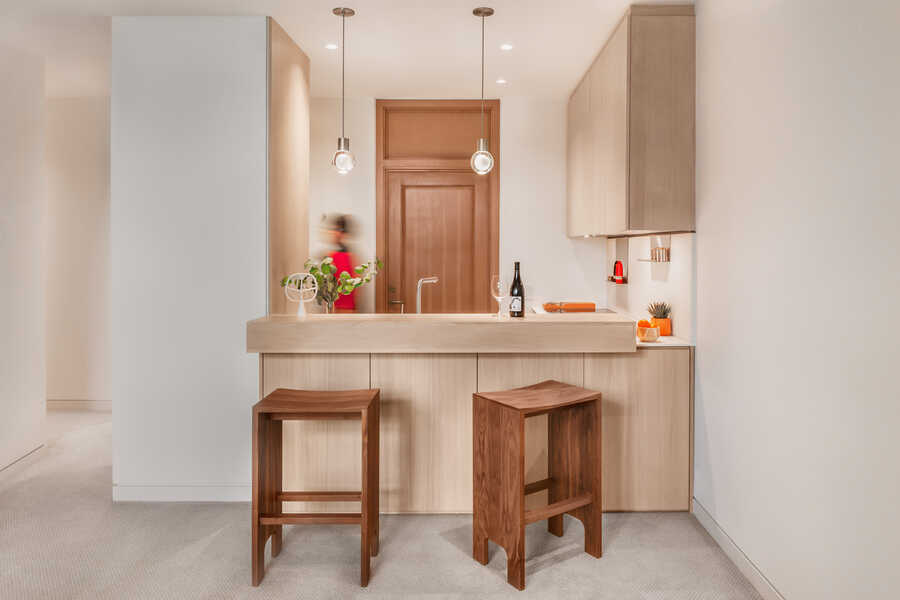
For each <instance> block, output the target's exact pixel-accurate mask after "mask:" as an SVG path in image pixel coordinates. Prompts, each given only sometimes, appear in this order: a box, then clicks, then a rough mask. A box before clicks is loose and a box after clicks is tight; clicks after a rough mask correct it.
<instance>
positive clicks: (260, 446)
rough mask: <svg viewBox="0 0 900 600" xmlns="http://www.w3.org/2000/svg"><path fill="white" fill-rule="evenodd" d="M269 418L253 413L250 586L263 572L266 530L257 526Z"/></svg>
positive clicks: (261, 506)
mask: <svg viewBox="0 0 900 600" xmlns="http://www.w3.org/2000/svg"><path fill="white" fill-rule="evenodd" d="M269 422H270V421H269V418H268V416H267V415H265V414H259V413H257V412H256V411H254V412H253V498H252V510H251V513H252V522H251V526H250V529H251V534H250V535H251V544H250V545H251V554H252V557H251V563H252V577H251V580H252V584H253V585H254V586H257V585H259V583H260V582H261V581H262V578H263V573H264V570H265V559H266V538H267V532H268V528H267V527H266V526H264V525H260V524H259V517H260V515H261V514H263V513H264V512H265V510H266V501H265V498H266V489H265V488H266V485H267V484H268V478H267V473H266V463H265V460H266V456H267V450H266V445H267V444H268V436H267V435H266V434H267V430H268V425H269Z"/></svg>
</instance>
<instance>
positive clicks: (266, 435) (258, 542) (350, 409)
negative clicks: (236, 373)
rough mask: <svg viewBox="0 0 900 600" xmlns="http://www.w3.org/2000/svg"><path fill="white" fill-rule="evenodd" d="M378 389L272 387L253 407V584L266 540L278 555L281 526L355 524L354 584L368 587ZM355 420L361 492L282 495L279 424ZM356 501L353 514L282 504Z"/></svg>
mask: <svg viewBox="0 0 900 600" xmlns="http://www.w3.org/2000/svg"><path fill="white" fill-rule="evenodd" d="M379 413H380V396H379V390H351V391H339V392H313V391H301V390H288V389H277V390H275V391H274V392H272V393H271V394H269V395H268V396H266V397H265V398H263V399H262V400H260V401H259V402H258V403H256V405H255V406H254V407H253V521H252V530H253V531H252V538H253V539H252V546H253V585H254V586H256V585H259V582H260V581H262V578H263V573H264V568H265V565H264V561H265V549H266V540H268V539H269V537H270V536H271V537H272V556H273V557H275V556H278V554H279V552H281V534H282V526H283V525H301V524H341V525H359V526H360V530H361V533H362V543H361V556H360V559H361V568H360V582H361V585H362V586H363V587H365V586H366V585H368V583H369V559H370V557H372V556H378V468H379V467H378V427H379V425H378V421H379ZM327 419H360V420H361V421H362V490H361V491H359V492H285V491H282V489H281V488H282V472H281V460H282V453H281V423H282V421H289V420H327ZM306 501H317V502H360V504H361V510H360V512H358V513H285V512H283V511H282V505H281V503H282V502H306Z"/></svg>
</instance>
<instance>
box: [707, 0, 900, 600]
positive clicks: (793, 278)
mask: <svg viewBox="0 0 900 600" xmlns="http://www.w3.org/2000/svg"><path fill="white" fill-rule="evenodd" d="M898 28H900V4H898V3H897V2H895V1H893V0H870V1H867V2H861V3H848V2H824V3H823V2H814V1H812V0H796V1H794V2H771V1H770V2H759V3H753V2H746V1H745V0H716V1H703V2H700V3H698V6H697V36H698V37H697V60H698V64H697V90H698V93H697V276H698V298H697V311H698V326H697V372H696V412H695V415H696V460H695V484H694V493H695V495H696V498H697V500H698V501H699V503H700V504H701V505H702V506H703V507H704V508H705V509H706V510H707V511H708V512H709V513H710V514H711V515H712V517H713V518H714V519H715V521H716V522H717V523H718V525H719V526H720V527H721V528H722V529H723V530H724V531H725V533H727V535H728V536H730V538H731V540H733V542H734V543H735V544H737V546H738V547H739V548H740V549H741V550H742V551H743V553H744V554H745V555H746V557H748V558H749V560H750V561H752V562H753V563H754V564H755V565H756V566H757V567H758V568H759V570H760V571H761V572H762V573H763V574H764V576H765V577H767V578H768V580H769V581H770V582H771V584H772V585H773V586H774V588H776V589H777V590H778V591H779V592H780V593H781V594H782V595H783V596H784V597H785V598H789V599H790V600H806V599H810V600H813V599H814V600H827V599H831V598H834V599H847V598H866V599H876V598H879V599H880V598H885V599H886V598H893V597H896V595H897V590H898V589H900V570H898V569H897V568H896V564H895V563H896V558H897V556H900V518H898V516H897V499H898V498H900V468H898V457H900V436H898V431H900V392H898V383H897V376H896V373H897V360H898V356H900V335H898V333H897V324H896V323H895V321H896V319H895V318H894V317H895V315H896V313H897V306H898V304H900V277H898V272H900V252H898V245H897V244H898V242H897V240H898V232H897V227H898V223H900V203H898V199H900V183H898V178H897V161H898V157H900V118H898V106H900V70H898V56H900V37H898V36H897V31H898Z"/></svg>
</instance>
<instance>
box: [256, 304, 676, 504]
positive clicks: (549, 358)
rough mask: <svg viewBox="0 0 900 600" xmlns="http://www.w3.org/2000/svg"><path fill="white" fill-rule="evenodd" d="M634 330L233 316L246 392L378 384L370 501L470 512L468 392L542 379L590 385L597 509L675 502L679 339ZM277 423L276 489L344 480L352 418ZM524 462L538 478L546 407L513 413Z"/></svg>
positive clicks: (356, 465) (444, 319) (353, 437)
mask: <svg viewBox="0 0 900 600" xmlns="http://www.w3.org/2000/svg"><path fill="white" fill-rule="evenodd" d="M634 327H635V322H634V321H633V320H631V319H629V318H627V317H624V316H622V315H618V314H615V313H590V314H569V315H557V314H547V315H534V314H530V315H528V316H527V317H526V318H525V319H509V320H498V319H497V317H496V316H495V315H487V314H477V315H460V314H452V315H451V314H443V315H440V314H422V315H387V314H359V315H342V314H337V315H308V316H306V317H305V318H303V319H301V318H297V317H291V316H269V317H264V318H261V319H256V320H254V321H250V322H249V323H248V324H247V350H248V352H253V353H259V355H260V397H262V396H264V395H266V394H269V393H270V392H272V391H273V390H275V389H277V388H280V387H284V388H296V389H307V390H316V389H320V390H338V389H361V388H370V387H372V388H380V389H381V402H382V414H381V510H382V512H388V513H442V512H446V513H460V512H463V513H466V512H471V510H472V394H473V393H474V392H476V391H494V390H500V389H506V388H511V387H519V386H524V385H530V384H533V383H537V382H539V381H542V380H545V379H556V380H559V381H563V382H566V383H571V384H575V385H580V386H584V387H587V388H590V389H594V390H598V391H600V392H601V393H602V394H603V507H604V510H607V511H649V510H689V509H690V500H691V447H692V440H691V435H692V430H693V428H692V422H691V420H692V383H691V382H692V380H693V375H692V373H693V349H692V348H691V347H690V346H689V345H686V344H685V345H677V344H672V343H668V344H665V345H662V344H660V345H658V346H653V347H647V346H646V345H641V346H640V347H638V346H637V345H636V343H635V337H634ZM284 427H285V430H284V479H285V481H284V485H285V489H305V490H315V489H329V490H354V489H358V487H359V480H360V476H361V465H360V461H359V456H360V441H359V439H360V436H359V431H358V427H359V424H358V423H354V422H352V421H330V422H317V421H294V422H285V423H284ZM525 469H526V480H527V481H529V482H530V481H537V480H540V479H544V478H546V477H547V421H546V416H539V417H534V418H531V419H529V420H527V421H526V464H525ZM546 502H547V498H546V492H541V493H538V494H533V495H531V496H529V497H528V502H527V504H528V508H531V507H533V506H535V505H540V504H542V503H546ZM288 506H290V505H288ZM293 509H296V510H315V511H320V510H340V511H346V510H348V506H347V503H343V504H337V503H297V505H296V506H294V507H290V508H288V507H286V508H285V510H293Z"/></svg>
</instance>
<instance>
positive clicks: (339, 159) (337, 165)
mask: <svg viewBox="0 0 900 600" xmlns="http://www.w3.org/2000/svg"><path fill="white" fill-rule="evenodd" d="M331 12H333V13H334V14H335V15H337V16H339V17H340V18H341V137H339V138H338V143H337V150H335V152H334V156H332V157H331V165H332V166H333V167H334V169H335V171H337V172H338V173H339V174H341V175H346V174H347V173H349V172H350V171H352V170H353V167H354V166H355V165H356V158H354V157H353V154H352V153H351V152H350V138H348V137H344V36H345V30H346V21H347V17H352V16H353V15H355V14H356V11H354V10H353V9H352V8H344V7H338V8H335V9H334V10H332V11H331Z"/></svg>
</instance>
